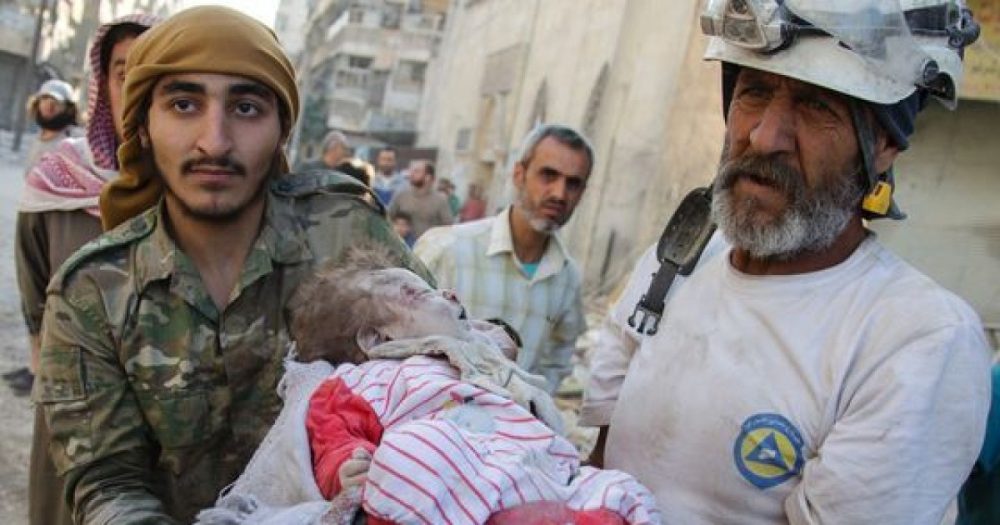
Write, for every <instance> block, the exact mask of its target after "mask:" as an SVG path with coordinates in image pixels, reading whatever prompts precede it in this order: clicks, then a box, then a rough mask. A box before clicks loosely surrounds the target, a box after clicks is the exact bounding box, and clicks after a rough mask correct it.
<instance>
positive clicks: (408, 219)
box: [389, 211, 413, 224]
mask: <svg viewBox="0 0 1000 525" xmlns="http://www.w3.org/2000/svg"><path fill="white" fill-rule="evenodd" d="M396 219H402V220H404V221H406V222H408V223H410V224H413V217H411V216H410V214H409V213H406V212H405V211H397V212H395V213H393V214H392V216H391V217H389V220H391V221H394V220H396Z"/></svg>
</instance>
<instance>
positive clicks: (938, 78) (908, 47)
mask: <svg viewBox="0 0 1000 525" xmlns="http://www.w3.org/2000/svg"><path fill="white" fill-rule="evenodd" d="M701 28H702V32H704V33H705V34H706V35H709V36H710V37H711V40H710V42H709V45H708V49H707V50H706V52H705V58H706V59H707V60H719V61H721V62H723V63H724V64H729V65H730V66H729V68H730V69H729V73H731V72H732V71H733V69H732V66H736V67H737V68H738V67H749V68H753V69H759V70H761V71H767V72H770V73H774V74H777V75H782V76H787V77H791V78H795V79H797V80H801V81H803V82H806V83H809V84H813V85H817V86H821V87H824V88H827V89H830V90H832V91H837V92H839V93H843V94H845V95H847V96H849V97H851V98H852V99H854V100H856V101H862V102H865V103H868V106H869V107H870V108H871V109H872V110H873V112H874V114H875V116H876V118H877V119H878V121H879V122H880V123H881V124H882V126H883V127H884V128H885V129H886V131H887V132H888V133H889V135H890V137H891V138H892V139H893V141H894V142H895V143H896V145H897V146H898V147H899V148H900V149H906V147H907V146H908V141H907V137H908V136H909V134H910V133H912V131H913V120H914V118H915V117H916V113H917V112H918V111H919V110H920V109H922V108H923V106H924V102H925V100H926V98H927V96H928V95H930V96H933V97H935V98H937V99H938V100H940V101H941V102H942V103H943V104H944V105H945V106H946V107H948V108H949V109H954V108H955V106H956V104H957V103H958V88H959V86H960V85H961V82H962V51H963V49H964V48H965V46H967V45H969V44H971V43H972V42H974V41H975V40H976V38H978V36H979V26H978V25H977V24H976V22H975V21H974V20H973V18H972V12H971V11H969V10H968V9H967V8H966V7H965V5H964V3H963V1H962V0H706V4H705V9H704V11H703V12H702V14H701ZM723 71H724V75H723V102H724V105H725V106H727V109H728V104H729V97H730V95H731V89H732V83H733V82H735V76H734V75H729V76H728V77H727V69H726V68H724V70H723ZM857 108H858V104H856V103H853V102H852V112H854V120H855V127H856V128H858V135H859V142H860V144H861V147H862V152H863V154H864V157H865V159H864V161H865V164H866V169H867V171H868V178H869V182H870V184H869V191H870V192H872V193H871V194H870V195H869V197H868V198H866V201H865V212H866V216H867V217H868V218H878V217H886V216H887V217H892V218H902V217H904V215H903V214H902V213H901V212H899V210H898V209H897V208H896V207H895V205H894V203H892V202H891V193H892V186H893V180H892V172H891V169H890V171H889V172H887V173H885V174H872V173H871V171H872V170H871V158H870V149H871V146H872V144H873V136H874V135H873V133H872V130H871V129H870V127H869V126H867V125H866V124H865V122H867V121H866V120H865V119H862V118H860V116H859V115H860V111H858V110H857ZM866 149H867V150H868V151H865V150H866ZM873 194H875V198H874V200H872V198H873ZM875 201H877V202H875Z"/></svg>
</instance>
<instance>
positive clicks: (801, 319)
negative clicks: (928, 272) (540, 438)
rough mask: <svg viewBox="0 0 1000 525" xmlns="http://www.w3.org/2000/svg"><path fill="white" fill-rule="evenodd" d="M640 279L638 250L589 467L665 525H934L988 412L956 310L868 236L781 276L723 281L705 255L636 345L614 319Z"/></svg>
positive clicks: (610, 349)
mask: <svg viewBox="0 0 1000 525" xmlns="http://www.w3.org/2000/svg"><path fill="white" fill-rule="evenodd" d="M656 268H657V263H656V260H655V256H654V253H653V250H650V251H649V252H647V254H646V255H645V256H644V257H643V259H642V260H641V261H640V263H639V265H638V267H637V269H636V271H635V273H634V275H633V277H632V279H631V282H630V283H629V287H628V290H627V291H626V293H625V294H624V296H623V298H622V300H621V301H620V302H619V303H618V304H617V305H616V306H615V307H614V309H613V311H612V314H611V316H610V319H609V321H608V323H607V326H606V329H605V330H604V333H603V334H602V336H601V344H602V346H601V347H599V349H598V351H597V354H596V355H595V356H594V360H593V364H592V369H593V387H592V388H591V389H590V390H589V391H588V392H587V398H586V401H585V406H584V413H583V417H582V422H584V423H589V424H598V425H600V424H608V417H609V415H610V423H611V428H610V433H609V437H608V443H607V447H606V449H605V458H606V461H605V466H606V467H607V468H615V469H621V470H624V471H626V472H628V473H630V474H633V475H635V476H636V477H637V478H638V479H639V481H640V482H642V483H643V484H645V485H646V486H647V487H649V488H650V490H652V492H653V494H654V495H655V496H656V499H657V503H658V504H659V506H660V508H661V510H662V511H663V517H664V520H666V521H668V522H675V523H684V524H699V523H740V524H754V523H785V522H790V523H852V524H853V523H879V524H886V523H900V524H908V525H909V524H915V523H933V524H937V523H940V521H941V516H942V514H943V513H944V511H945V508H946V506H947V505H948V503H949V501H950V500H951V499H952V498H953V497H954V496H955V494H956V493H957V492H958V489H959V487H960V485H961V483H962V482H963V481H964V480H965V478H966V476H967V475H968V472H969V470H970V468H971V466H972V464H973V462H974V461H975V458H976V455H977V454H978V452H979V447H980V445H981V443H982V436H983V432H984V428H985V427H984V425H985V417H986V413H987V410H988V408H989V395H990V394H989V388H990V383H989V381H990V377H989V365H990V362H989V351H988V346H987V344H986V340H985V337H984V334H983V331H982V328H981V325H980V322H979V320H978V318H977V317H976V315H975V313H974V312H973V311H972V310H971V309H970V308H969V307H968V306H967V305H966V304H965V303H964V302H963V301H962V300H960V299H959V298H957V297H956V296H954V295H953V294H951V293H950V292H948V291H946V290H944V289H943V288H941V287H940V286H938V285H937V284H935V283H934V282H933V281H932V280H930V279H929V278H927V277H926V276H924V275H922V274H920V273H919V272H917V271H916V270H915V269H913V268H912V267H910V266H909V265H907V264H906V263H905V262H903V261H902V260H900V259H899V258H898V257H896V256H895V255H893V254H892V253H890V252H889V251H888V250H886V249H885V248H884V247H883V246H882V245H881V244H879V243H878V242H877V241H876V240H875V238H874V235H872V236H870V237H869V238H868V239H866V240H865V241H864V242H863V243H862V244H861V246H859V247H858V249H857V250H856V251H855V252H854V253H853V254H852V255H851V256H850V257H849V258H848V259H847V260H846V261H844V262H842V263H841V264H839V265H837V266H834V267H831V268H828V269H825V270H822V271H819V272H813V273H807V274H801V275H784V276H752V275H746V274H743V273H740V272H739V271H737V270H735V269H734V268H733V267H732V265H731V264H730V263H729V250H728V249H725V248H724V247H721V248H720V247H719V243H718V242H716V243H715V248H712V247H710V249H709V250H708V252H707V253H706V255H705V256H704V257H703V260H702V262H701V266H700V267H699V268H698V269H697V270H696V271H695V272H694V273H693V274H692V275H691V276H690V277H688V278H687V279H686V280H683V279H680V280H678V281H677V282H675V284H674V287H673V288H672V289H671V294H670V296H669V297H668V301H667V306H666V308H665V309H664V316H663V319H662V321H661V323H660V327H659V331H658V332H657V333H656V334H655V335H653V336H643V337H639V336H637V335H636V333H635V331H634V330H632V329H631V328H629V326H628V324H627V322H626V318H627V317H628V316H629V315H630V314H631V313H632V310H633V308H634V305H635V304H636V302H637V301H638V299H639V297H640V296H641V294H642V293H644V292H645V290H646V289H647V287H648V284H649V281H650V276H651V274H652V272H653V271H655V270H656ZM626 371H627V374H625V372H626Z"/></svg>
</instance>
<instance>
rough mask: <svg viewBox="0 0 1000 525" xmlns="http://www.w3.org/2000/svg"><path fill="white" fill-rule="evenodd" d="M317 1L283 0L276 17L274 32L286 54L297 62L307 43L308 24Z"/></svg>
mask: <svg viewBox="0 0 1000 525" xmlns="http://www.w3.org/2000/svg"><path fill="white" fill-rule="evenodd" d="M316 3H317V2H316V0H281V3H280V4H278V12H277V13H275V15H274V32H275V33H277V35H278V40H280V41H281V45H282V46H283V47H284V48H285V52H286V53H288V56H289V57H290V58H291V59H292V62H297V61H298V57H299V54H301V53H302V49H303V48H304V47H305V43H306V23H307V22H308V21H309V14H310V13H311V12H312V11H313V9H314V8H315V7H316Z"/></svg>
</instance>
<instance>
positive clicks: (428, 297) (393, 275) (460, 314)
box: [362, 268, 471, 339]
mask: <svg viewBox="0 0 1000 525" xmlns="http://www.w3.org/2000/svg"><path fill="white" fill-rule="evenodd" d="M362 279H363V282H362V286H365V287H367V288H369V289H370V290H371V292H372V294H373V295H374V296H375V297H376V298H377V299H381V300H384V301H385V303H386V305H385V306H386V308H391V309H393V311H394V312H395V313H396V314H397V315H396V316H394V317H395V319H396V320H395V321H393V322H391V323H390V324H389V325H388V326H384V327H379V330H380V331H381V332H382V333H383V334H384V335H386V336H388V337H391V338H392V339H413V338H419V337H426V336H430V335H444V336H451V337H455V338H458V339H467V338H468V337H469V334H470V330H471V328H470V324H469V320H468V316H467V315H466V312H465V307H463V306H462V304H461V303H459V302H458V297H456V296H455V293H454V292H452V291H450V290H435V289H433V288H431V287H430V285H428V284H427V283H426V282H424V280H423V279H421V278H420V277H418V276H417V275H416V274H414V273H413V272H410V271H409V270H404V269H402V268H390V269H385V270H377V271H375V272H373V273H372V274H371V275H368V276H365V277H363V278H362Z"/></svg>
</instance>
